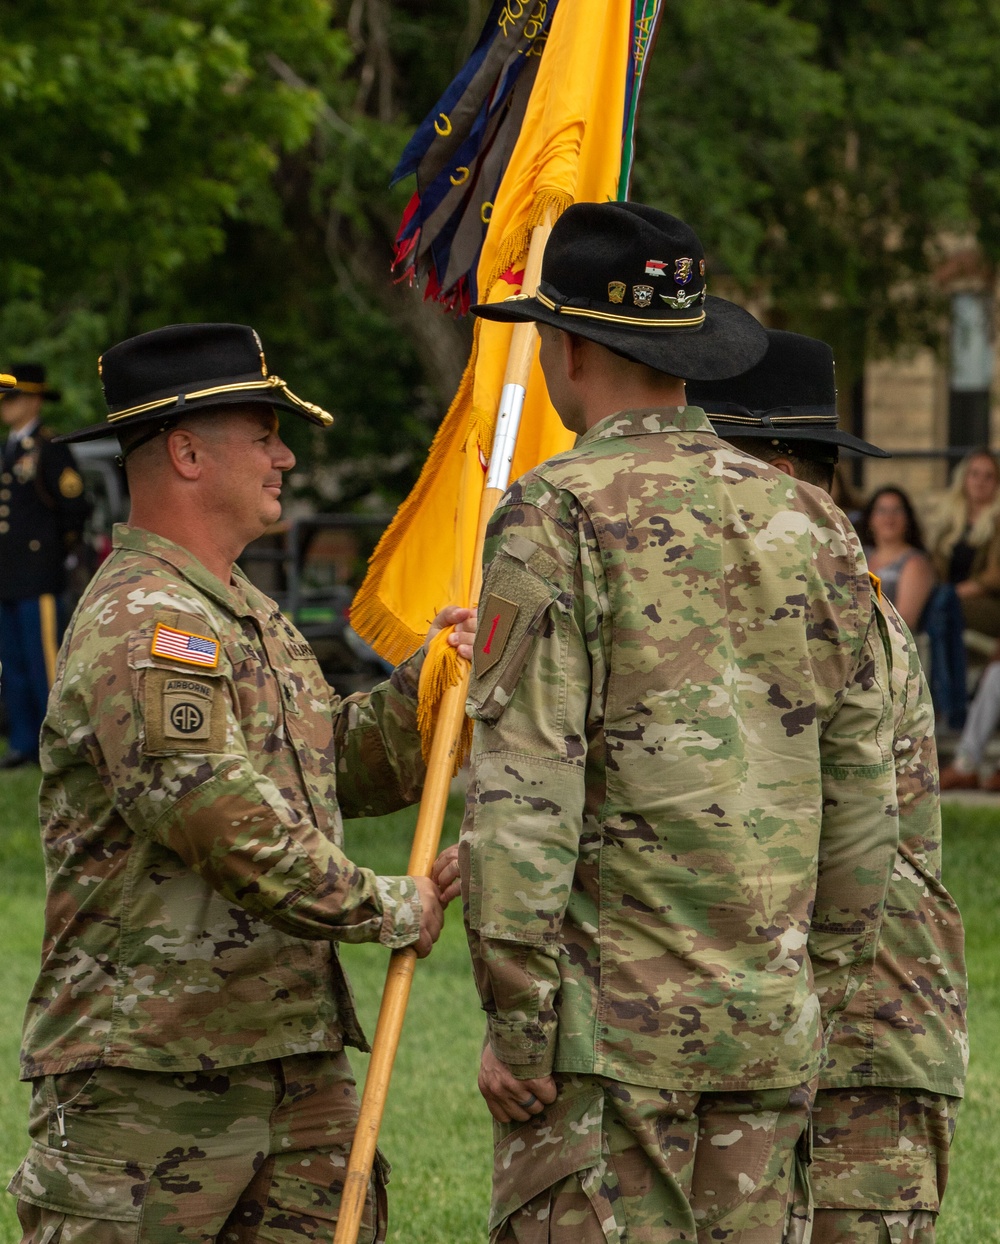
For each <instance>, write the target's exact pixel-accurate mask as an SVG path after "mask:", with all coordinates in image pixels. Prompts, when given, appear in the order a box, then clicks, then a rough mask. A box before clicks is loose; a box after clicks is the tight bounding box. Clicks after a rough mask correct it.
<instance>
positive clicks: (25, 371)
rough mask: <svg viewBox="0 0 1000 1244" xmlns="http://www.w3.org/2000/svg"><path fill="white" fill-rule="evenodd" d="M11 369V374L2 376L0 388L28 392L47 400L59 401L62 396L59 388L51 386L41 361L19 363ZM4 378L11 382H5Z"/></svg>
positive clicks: (9, 391)
mask: <svg viewBox="0 0 1000 1244" xmlns="http://www.w3.org/2000/svg"><path fill="white" fill-rule="evenodd" d="M10 371H11V374H10V375H9V376H4V377H2V378H0V389H2V390H3V391H4V393H27V394H30V395H31V396H32V397H40V398H42V400H43V401H46V402H58V401H59V399H60V397H62V394H61V393H60V392H59V390H58V389H50V388H49V386H48V384H47V382H46V379H45V368H44V367H43V366H42V364H41V363H18V364H17V366H16V367H12V368H11V369H10ZM3 380H7V381H10V382H11V383H9V384H4V383H3Z"/></svg>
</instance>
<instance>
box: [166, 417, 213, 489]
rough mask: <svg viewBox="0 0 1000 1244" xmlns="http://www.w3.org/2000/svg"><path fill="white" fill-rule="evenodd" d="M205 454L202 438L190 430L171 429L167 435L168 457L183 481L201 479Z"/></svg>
mask: <svg viewBox="0 0 1000 1244" xmlns="http://www.w3.org/2000/svg"><path fill="white" fill-rule="evenodd" d="M204 452H205V449H204V443H203V442H202V439H201V437H200V436H198V434H197V433H195V432H192V431H191V430H190V429H189V428H171V429H170V431H169V432H168V433H167V456H168V457H169V459H170V465H171V466H172V467H173V469H174V470H175V471H176V472H177V474H178V475H179V476H180V477H181V478H182V479H187V480H196V479H199V478H200V476H201V472H202V459H203V457H204Z"/></svg>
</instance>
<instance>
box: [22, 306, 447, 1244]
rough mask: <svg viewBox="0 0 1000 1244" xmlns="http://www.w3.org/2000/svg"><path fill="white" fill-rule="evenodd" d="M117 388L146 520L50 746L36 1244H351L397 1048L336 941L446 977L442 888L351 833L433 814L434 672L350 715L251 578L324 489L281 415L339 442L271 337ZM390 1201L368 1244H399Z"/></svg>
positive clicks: (57, 698) (66, 690) (115, 576)
mask: <svg viewBox="0 0 1000 1244" xmlns="http://www.w3.org/2000/svg"><path fill="white" fill-rule="evenodd" d="M103 378H104V384H105V392H106V396H107V398H108V402H109V405H110V407H111V419H110V420H109V423H108V424H106V425H102V426H101V427H100V428H98V429H96V430H95V429H88V431H87V434H94V433H95V432H96V433H97V434H100V433H102V432H105V431H111V432H117V433H118V434H119V437H120V439H121V441H122V445H123V451H124V453H125V454H126V457H127V465H128V469H129V479H130V485H131V490H132V502H133V504H132V515H131V520H130V525H129V526H121V527H118V528H116V531H115V548H114V552H113V554H112V555H111V557H110V558H109V559H108V560H107V561H106V562H105V563H104V565H103V566H102V567H101V570H100V572H99V573H98V575H97V576H96V578H95V579H94V581H93V583H92V584H91V586H90V588H89V589H88V591H87V593H86V595H85V597H84V599H83V600H82V601H81V603H80V606H79V608H78V610H77V612H76V614H75V616H74V619H73V621H72V623H71V626H70V630H69V633H68V635H67V638H66V641H65V643H64V645H63V649H62V652H61V654H60V659H59V666H58V674H57V680H56V684H55V687H54V689H53V694H52V697H51V700H50V703H49V711H48V715H47V717H46V720H45V726H44V730H43V737H42V768H43V781H42V789H41V805H40V806H41V821H42V835H43V846H44V852H45V862H46V875H47V880H48V898H47V903H46V915H45V939H44V945H43V949H42V966H41V972H40V974H39V977H38V980H37V982H36V984H35V987H34V989H33V990H32V994H31V998H30V1001H29V1004H28V1011H27V1017H26V1022H25V1030H24V1041H23V1055H22V1076H23V1078H24V1079H27V1080H31V1081H32V1085H33V1092H32V1105H31V1118H30V1133H31V1142H32V1143H31V1148H30V1151H29V1153H28V1156H27V1158H26V1159H25V1161H24V1163H23V1164H22V1166H21V1168H20V1169H19V1171H18V1172H17V1174H16V1175H15V1177H14V1180H13V1182H12V1184H11V1190H12V1191H13V1192H14V1193H15V1194H16V1195H17V1197H18V1198H19V1201H18V1210H19V1215H20V1218H21V1222H22V1225H23V1228H24V1239H25V1241H31V1242H32V1244H43V1242H44V1244H49V1242H50V1241H53V1242H54V1241H57V1240H60V1239H61V1240H63V1241H68V1240H81V1241H82V1240H95V1241H96V1240H100V1241H101V1244H109V1242H111V1244H117V1242H121V1244H126V1242H128V1244H132V1242H133V1241H149V1242H151V1244H161V1242H163V1241H168V1240H169V1241H184V1242H185V1244H190V1242H192V1241H203V1242H208V1241H216V1240H218V1241H239V1242H240V1244H248V1242H249V1241H253V1240H256V1239H258V1238H259V1239H266V1240H268V1241H289V1242H290V1241H293V1240H295V1241H299V1240H302V1239H303V1238H305V1239H313V1238H318V1239H331V1238H332V1236H333V1231H334V1223H335V1221H336V1218H337V1211H338V1204H339V1197H340V1191H341V1187H342V1182H343V1177H344V1173H345V1163H346V1157H347V1154H348V1151H349V1148H350V1142H351V1138H352V1136H353V1131H354V1125H355V1122H356V1116H357V1096H356V1093H355V1086H354V1079H353V1076H352V1074H351V1069H350V1065H349V1064H348V1061H347V1058H346V1055H345V1053H344V1046H345V1045H354V1046H357V1047H359V1048H362V1049H365V1048H367V1047H366V1045H365V1039H364V1035H363V1034H362V1032H361V1030H360V1028H359V1026H358V1022H357V1019H356V1017H355V1013H354V1007H353V1003H352V998H351V993H350V989H349V986H348V983H347V979H346V977H345V976H344V973H343V971H342V969H341V967H340V964H339V961H338V957H337V953H336V942H337V941H340V940H344V941H350V942H379V943H381V944H382V945H383V946H386V947H399V946H407V945H411V944H414V943H416V945H417V949H418V953H420V954H426V953H427V952H428V951H429V949H430V946H431V943H432V942H433V941H434V939H435V938H436V937H437V934H438V932H439V931H440V927H441V908H440V904H439V896H438V894H437V892H436V889H435V886H434V885H433V883H432V882H431V881H430V880H428V879H426V878H419V877H407V876H400V877H381V876H376V875H375V874H373V873H372V872H371V871H370V870H369V869H366V868H362V867H359V866H357V865H355V864H354V863H352V862H351V861H350V860H349V859H348V858H347V857H346V856H345V855H344V853H343V849H342V848H343V828H342V822H341V816H342V815H345V816H348V817H356V816H372V815H379V814H381V813H384V812H389V811H391V810H393V809H396V808H399V807H402V806H404V805H406V804H409V803H412V802H414V801H415V800H416V799H417V798H418V797H419V794H420V790H421V785H422V782H423V777H424V765H423V761H422V759H421V749H420V742H419V736H418V734H417V731H416V724H415V717H416V691H417V678H418V675H419V670H420V666H421V660H422V658H421V655H420V654H417V655H415V656H414V657H413V658H412V659H411V660H409V661H407V662H406V663H404V664H403V665H402V666H400V667H399V668H398V669H397V670H396V671H395V672H394V673H393V675H392V677H391V678H390V679H389V681H388V682H386V683H383V684H382V685H381V686H379V687H377V688H376V689H375V690H374V691H373V692H372V693H371V694H370V695H358V696H353V697H351V698H350V699H348V700H344V701H341V700H339V699H337V698H336V697H335V696H333V695H332V694H331V691H330V688H329V687H328V686H327V684H326V682H325V681H324V679H323V676H322V674H321V672H320V669H319V666H318V664H317V662H316V660H315V657H314V656H313V654H312V651H311V649H310V648H309V646H308V645H307V644H306V643H305V641H304V640H303V639H302V637H301V636H300V635H299V634H298V633H297V632H296V631H295V630H294V628H293V627H292V626H290V625H289V623H288V622H287V621H286V620H285V618H284V617H283V616H282V614H281V613H280V612H279V610H278V609H277V607H276V605H275V604H274V602H273V601H271V600H269V599H268V598H267V597H266V596H264V595H263V593H261V592H260V591H258V590H257V589H256V588H254V587H253V586H252V585H251V584H250V583H249V581H248V580H247V579H246V578H245V577H244V576H243V574H241V572H240V571H239V570H238V569H236V568H234V566H233V560H234V558H235V556H237V555H238V553H239V552H240V551H241V550H242V547H243V546H244V544H245V543H246V542H247V541H248V540H249V539H252V538H254V537H255V536H257V535H260V534H261V533H262V531H263V530H264V529H265V527H266V526H267V525H268V524H269V523H272V522H274V521H275V520H276V519H277V517H278V516H279V514H280V503H279V494H280V487H281V477H282V473H283V472H284V471H287V470H289V469H290V468H291V467H292V466H293V465H294V458H293V456H292V454H291V453H290V452H289V450H288V449H287V448H286V447H285V445H284V444H283V443H282V441H281V440H280V438H279V436H278V432H277V416H276V413H275V408H285V409H289V410H292V411H295V412H297V413H301V414H304V415H306V416H307V417H309V418H310V419H312V420H313V422H316V423H320V422H321V421H322V420H323V419H324V418H326V419H328V416H325V412H322V411H320V410H319V408H318V407H314V406H310V405H308V404H304V403H302V402H300V401H299V399H297V398H295V397H294V395H292V394H291V393H290V392H289V391H288V390H287V387H286V386H285V385H284V383H283V382H282V381H280V380H278V379H277V378H275V377H269V375H268V371H267V366H266V362H265V359H264V354H263V350H262V349H261V347H260V342H259V339H258V338H257V336H256V334H255V333H254V332H253V331H252V330H251V329H249V328H244V327H242V326H239V325H182V326H177V327H174V328H168V329H160V330H157V331H155V332H153V333H148V334H145V335H144V336H142V337H139V338H135V339H133V340H131V341H128V342H124V343H122V344H121V345H118V346H116V347H114V348H113V349H112V350H109V351H108V352H107V353H106V354H105V356H104V359H103ZM222 403H225V404H224V405H223V404H222ZM261 403H266V404H261ZM182 416H183V417H182ZM468 616H469V611H468V610H456V609H449V610H444V611H442V613H441V614H440V615H439V616H438V618H437V619H436V620H435V623H434V626H433V627H432V632H435V631H436V630H438V629H440V627H441V626H442V625H444V624H448V623H452V622H465V620H466V619H467V618H468ZM466 632H467V633H466V634H464V636H461V635H458V634H456V635H453V636H452V637H451V638H452V641H453V642H455V644H456V646H457V645H458V644H459V641H461V644H462V646H460V647H459V651H462V647H465V648H466V650H467V651H468V641H469V640H470V639H471V626H469V627H466ZM384 1174H385V1168H384V1165H383V1164H382V1162H381V1159H380V1160H379V1163H378V1169H377V1170H376V1172H375V1176H374V1177H373V1181H372V1186H371V1192H370V1197H369V1205H368V1208H367V1213H366V1217H365V1223H364V1226H363V1232H362V1237H361V1238H362V1239H364V1240H368V1241H371V1240H373V1239H376V1238H377V1239H382V1238H383V1237H384V1234H385V1203H384V1188H383V1185H384Z"/></svg>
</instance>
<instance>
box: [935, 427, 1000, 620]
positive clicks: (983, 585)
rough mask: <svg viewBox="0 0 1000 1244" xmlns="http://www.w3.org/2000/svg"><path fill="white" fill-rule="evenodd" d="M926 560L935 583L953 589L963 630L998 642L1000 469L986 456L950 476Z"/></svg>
mask: <svg viewBox="0 0 1000 1244" xmlns="http://www.w3.org/2000/svg"><path fill="white" fill-rule="evenodd" d="M931 560H932V561H933V563H934V569H935V570H936V571H937V575H938V578H939V580H940V581H941V582H942V583H951V584H953V585H954V588H955V592H956V595H957V596H958V599H959V601H960V602H961V606H962V615H963V617H964V619H965V625H966V627H967V628H969V629H970V630H973V631H981V632H982V633H983V634H986V635H992V636H993V637H994V638H1000V464H998V462H997V459H996V458H995V457H994V456H993V454H991V453H990V452H989V450H986V449H977V450H976V451H975V453H971V454H970V455H969V456H968V457H967V458H966V459H965V460H964V461H963V462H961V463H960V464H959V466H958V469H957V470H956V471H955V477H954V479H953V480H952V485H951V489H950V491H949V494H948V501H947V504H946V507H945V511H944V513H943V514H942V516H941V521H940V522H939V524H938V528H937V531H936V532H935V536H934V539H933V540H932V542H931Z"/></svg>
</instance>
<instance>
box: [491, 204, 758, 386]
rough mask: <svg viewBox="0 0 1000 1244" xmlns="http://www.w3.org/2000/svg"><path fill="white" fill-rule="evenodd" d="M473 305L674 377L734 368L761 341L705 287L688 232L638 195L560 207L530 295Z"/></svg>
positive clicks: (752, 355)
mask: <svg viewBox="0 0 1000 1244" xmlns="http://www.w3.org/2000/svg"><path fill="white" fill-rule="evenodd" d="M472 311H473V313H474V314H475V315H480V316H482V317H483V318H484V319H488V320H501V321H520V320H536V321H540V322H541V323H543V324H551V325H553V327H555V328H561V329H563V330H564V331H566V332H571V333H576V334H578V335H579V336H581V337H587V338H589V339H590V340H591V341H596V342H598V343H599V344H600V345H603V346H607V347H608V348H609V349H611V350H614V351H615V353H616V354H621V355H624V357H625V358H628V359H631V360H632V361H633V362H636V363H645V364H647V366H649V367H654V368H656V370H657V371H662V372H666V373H667V374H668V375H671V376H678V377H680V378H681V379H683V380H694V379H699V380H722V379H724V378H725V377H727V376H735V375H737V374H739V373H740V372H744V371H746V370H747V368H749V367H752V366H753V365H754V363H756V362H757V360H758V359H759V358H760V357H761V355H762V354H763V353H764V351H765V350H766V348H767V339H766V338H765V336H764V329H763V328H762V327H761V325H760V324H758V323H757V321H756V320H755V319H754V317H753V316H752V315H750V313H749V312H748V311H744V310H743V309H742V307H738V306H737V305H736V304H735V303H733V302H727V301H726V300H725V299H724V298H715V297H713V296H712V295H710V294H708V293H707V290H706V284H705V251H704V249H703V247H702V245H701V242H699V241H698V235H697V234H696V233H695V231H694V230H693V229H692V228H690V226H688V225H686V224H685V223H684V222H683V220H678V219H677V217H676V216H668V215H667V213H666V212H660V211H657V209H656V208H654V207H646V206H645V205H644V204H642V203H576V204H574V205H573V206H572V207H569V208H567V209H566V211H565V212H564V213H563V214H562V216H560V217H559V219H558V220H557V221H556V223H555V225H554V226H553V228H552V233H551V235H550V236H549V241H548V245H547V246H546V248H545V256H544V258H543V259H542V275H541V281H540V282H539V285H538V290H537V292H536V294H535V296H534V297H529V296H528V295H526V294H515V295H514V296H513V297H511V298H505V299H504V300H503V301H502V302H494V303H480V304H478V305H477V306H474V307H473V308H472Z"/></svg>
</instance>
